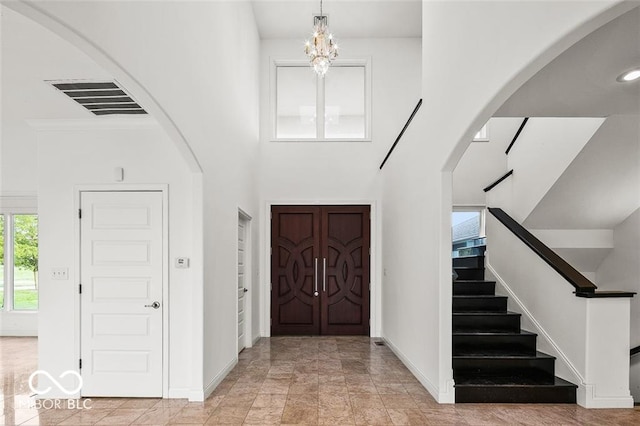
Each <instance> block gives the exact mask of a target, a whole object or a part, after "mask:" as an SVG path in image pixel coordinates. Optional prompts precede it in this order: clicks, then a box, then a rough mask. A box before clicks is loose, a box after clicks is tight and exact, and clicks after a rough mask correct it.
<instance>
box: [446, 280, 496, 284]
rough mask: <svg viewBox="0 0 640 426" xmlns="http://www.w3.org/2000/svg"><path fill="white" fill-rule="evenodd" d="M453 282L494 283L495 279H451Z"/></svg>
mask: <svg viewBox="0 0 640 426" xmlns="http://www.w3.org/2000/svg"><path fill="white" fill-rule="evenodd" d="M453 283H454V284H455V283H462V284H468V283H489V284H495V283H496V282H495V281H491V280H453Z"/></svg>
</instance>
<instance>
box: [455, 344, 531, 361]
mask: <svg viewBox="0 0 640 426" xmlns="http://www.w3.org/2000/svg"><path fill="white" fill-rule="evenodd" d="M531 356H533V355H531V351H529V350H528V349H527V348H520V347H514V348H505V349H500V348H495V349H494V348H491V349H489V348H457V349H456V350H455V354H454V355H453V358H454V359H455V358H464V359H469V358H481V357H484V358H485V359H486V358H487V357H491V359H498V358H504V359H513V358H517V359H524V358H527V357H531Z"/></svg>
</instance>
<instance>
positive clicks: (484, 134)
mask: <svg viewBox="0 0 640 426" xmlns="http://www.w3.org/2000/svg"><path fill="white" fill-rule="evenodd" d="M487 124H488V123H487ZM487 124H485V125H484V126H482V128H481V129H480V131H479V132H478V133H476V135H475V136H474V137H473V142H489V131H488V130H487Z"/></svg>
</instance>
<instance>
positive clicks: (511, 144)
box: [504, 117, 529, 155]
mask: <svg viewBox="0 0 640 426" xmlns="http://www.w3.org/2000/svg"><path fill="white" fill-rule="evenodd" d="M527 121H529V117H525V118H524V120H522V124H520V128H518V131H517V132H516V135H515V136H514V137H513V139H512V140H511V143H510V144H509V146H508V147H507V150H506V151H505V152H504V153H505V154H507V155H509V151H511V148H512V147H513V144H514V143H516V140H518V136H520V133H521V132H522V129H524V126H526V125H527Z"/></svg>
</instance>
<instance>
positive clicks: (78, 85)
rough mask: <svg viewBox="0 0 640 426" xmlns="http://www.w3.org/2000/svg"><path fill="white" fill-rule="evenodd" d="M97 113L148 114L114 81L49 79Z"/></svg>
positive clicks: (57, 87) (63, 91)
mask: <svg viewBox="0 0 640 426" xmlns="http://www.w3.org/2000/svg"><path fill="white" fill-rule="evenodd" d="M48 83H49V84H51V85H52V86H53V87H55V88H56V89H58V90H60V91H61V92H62V93H64V94H65V95H67V96H69V97H70V98H71V99H73V100H74V101H76V102H77V103H79V104H80V105H82V106H83V107H85V108H86V109H88V110H89V111H91V112H92V113H94V114H95V115H114V114H146V113H147V112H146V111H145V110H144V109H143V108H142V107H141V106H140V105H138V103H137V102H136V101H134V100H133V98H132V97H131V96H130V95H129V94H127V93H126V92H125V91H124V89H123V88H122V87H120V86H118V83H116V82H114V81H107V82H104V81H102V82H95V81H64V82H63V81H48Z"/></svg>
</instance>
